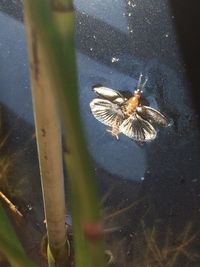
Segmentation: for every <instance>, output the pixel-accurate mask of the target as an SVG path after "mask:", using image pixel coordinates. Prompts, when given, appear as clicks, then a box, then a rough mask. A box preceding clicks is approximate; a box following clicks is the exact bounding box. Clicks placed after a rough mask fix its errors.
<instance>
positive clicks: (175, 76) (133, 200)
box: [0, 0, 200, 267]
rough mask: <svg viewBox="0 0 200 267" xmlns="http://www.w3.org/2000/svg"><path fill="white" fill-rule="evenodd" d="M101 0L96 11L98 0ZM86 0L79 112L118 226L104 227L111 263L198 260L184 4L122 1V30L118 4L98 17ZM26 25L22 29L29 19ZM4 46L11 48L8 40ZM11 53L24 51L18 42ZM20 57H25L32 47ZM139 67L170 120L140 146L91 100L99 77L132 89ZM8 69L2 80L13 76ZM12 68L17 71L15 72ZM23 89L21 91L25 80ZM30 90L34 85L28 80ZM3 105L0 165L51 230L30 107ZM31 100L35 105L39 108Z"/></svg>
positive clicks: (16, 197)
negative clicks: (94, 111)
mask: <svg viewBox="0 0 200 267" xmlns="http://www.w3.org/2000/svg"><path fill="white" fill-rule="evenodd" d="M80 2H81V1H80ZM95 3H96V4H97V8H96V9H98V1H96V2H95ZM113 4H114V2H113ZM115 4H116V2H115ZM82 5H83V6H84V11H83V10H81V8H80V6H79V1H76V8H77V11H76V12H77V36H76V43H77V63H78V68H79V83H80V105H81V115H82V118H83V121H84V125H85V131H86V135H87V140H88V146H89V150H90V152H91V156H92V158H93V161H94V163H95V171H96V175H97V179H98V184H99V188H100V191H101V195H102V199H103V200H102V202H103V207H104V213H105V227H106V228H108V229H109V228H110V229H112V228H114V229H115V230H114V231H110V232H109V233H108V234H107V235H106V239H107V244H108V248H110V249H111V251H112V253H113V255H114V262H113V266H120V267H121V266H126V267H129V266H134V267H135V266H136V267H139V266H141V267H143V266H154V267H157V266H168V267H171V266H177V267H179V266H191V267H195V266H196V267H197V266H198V263H199V260H200V258H199V254H198V251H199V244H198V240H199V238H200V235H199V222H200V201H199V200H200V173H199V172H200V170H199V166H198V161H199V155H200V133H199V128H198V119H199V117H198V114H197V113H196V110H195V107H194V105H193V100H192V89H191V88H193V87H191V84H190V82H189V81H188V78H187V69H186V68H185V65H184V63H183V59H182V54H181V51H180V45H179V38H178V37H177V34H176V30H175V28H174V24H175V21H176V19H178V18H177V12H176V10H175V9H172V10H170V7H169V5H168V1H167V0H164V1H163V0H162V1H161V0H154V1H153V0H148V1H145V2H144V1H140V2H134V1H123V8H124V9H123V10H120V12H121V14H122V17H123V21H122V22H123V23H124V24H123V23H122V24H123V25H125V27H124V29H119V28H118V27H117V26H116V27H115V26H113V25H112V24H109V23H108V19H109V18H108V15H110V17H111V18H112V12H110V14H108V15H107V17H105V18H101V17H99V16H96V14H95V9H94V13H93V14H91V13H87V6H86V4H84V3H82ZM120 8H121V7H120ZM8 9H9V8H8ZM9 10H10V9H9ZM88 10H89V9H88ZM111 11H112V9H111ZM88 12H89V11H88ZM11 13H12V12H11ZM11 13H10V12H9V14H11ZM97 13H98V12H97ZM108 13H109V12H108ZM17 14H18V13H17ZM16 16H17V18H19V17H20V16H18V15H16ZM2 19H3V17H2ZM118 19H120V18H118ZM112 20H113V21H115V20H117V18H114V17H113V18H112ZM11 24H12V23H11ZM18 27H19V28H20V30H23V29H22V26H21V25H18ZM5 35H6V33H5ZM10 38H12V36H11V37H10ZM14 38H16V37H14ZM23 42H24V41H23ZM3 45H4V49H5V50H4V51H6V47H7V46H6V45H8V46H9V44H6V43H3ZM23 45H24V43H23ZM12 51H13V53H16V54H17V51H15V50H14V48H13V50H12ZM8 58H9V55H8V57H7V58H6V60H8ZM22 61H23V63H25V64H27V62H26V55H25V52H24V56H23V57H22ZM5 64H6V61H5ZM17 64H20V63H19V62H18V63H17ZM20 72H21V73H23V74H24V73H25V70H24V69H23V68H22V69H21V70H20ZM141 72H142V73H143V74H145V75H147V76H148V83H147V86H146V88H145V90H144V98H145V99H146V100H147V101H148V102H149V104H150V105H151V106H152V107H155V108H157V109H158V110H160V111H161V112H162V113H163V114H165V115H166V116H168V117H169V118H170V120H171V121H172V124H171V126H170V127H168V128H166V129H162V130H159V132H158V137H157V139H156V140H155V141H153V142H150V143H145V144H143V145H142V146H141V145H140V144H137V143H136V142H133V141H131V140H130V139H128V138H126V137H123V136H120V140H119V141H117V140H116V139H114V138H113V137H112V136H111V135H110V134H109V133H107V132H106V129H105V126H104V125H101V124H100V123H99V122H97V121H96V120H95V119H94V118H93V117H92V115H91V112H90V109H89V102H90V101H91V100H92V99H93V98H94V97H95V95H94V93H93V92H92V90H91V88H92V86H93V85H95V84H99V83H101V84H103V85H104V86H107V87H110V88H113V89H117V90H122V91H127V90H128V91H130V92H132V91H133V90H134V86H135V84H136V82H137V79H138V77H139V74H140V73H141ZM2 73H3V72H0V81H1V79H3V78H4V77H7V76H5V74H4V75H3V74H2ZM1 75H2V76H3V78H2V77H1ZM9 75H10V76H11V77H13V76H12V72H9ZM24 75H25V74H24ZM20 77H24V76H23V75H22V76H20ZM16 79H17V78H16ZM3 82H4V83H2V87H1V88H2V89H1V91H0V93H1V95H2V97H1V98H2V99H3V100H5V99H7V98H9V90H4V91H3V89H8V88H9V86H11V85H12V84H10V83H9V86H8V85H7V84H6V79H3ZM13 84H14V82H13ZM16 90H19V88H18V87H17V83H16ZM22 90H24V92H26V91H27V88H22ZM21 93H23V92H22V91H21ZM13 94H14V93H13ZM24 94H26V95H27V93H24ZM4 95H7V97H5V98H4V97H3V96H4ZM11 97H12V96H11ZM29 98H30V96H29V97H27V101H28V102H30V99H29ZM2 99H1V100H2ZM9 103H10V102H9ZM2 104H3V105H4V112H3V117H4V118H3V120H4V122H5V126H4V129H5V132H4V134H3V136H6V135H8V138H7V140H6V142H5V145H4V146H3V147H2V148H1V149H2V150H1V161H2V160H3V165H2V166H4V167H3V169H4V171H6V172H7V173H6V175H5V176H6V181H4V183H1V190H4V191H5V192H6V193H7V194H8V196H9V197H10V198H11V199H12V200H13V201H14V203H16V205H17V206H18V207H19V209H20V210H21V211H22V213H23V214H28V215H27V218H28V220H30V221H31V222H32V224H33V225H34V226H35V229H38V231H42V232H43V231H44V225H43V218H44V216H43V210H42V199H41V189H40V182H39V170H38V162H37V156H36V155H37V154H36V144H35V138H34V130H33V126H32V125H31V124H30V122H31V119H29V118H28V121H29V123H27V121H24V118H21V117H20V118H19V117H18V115H16V114H22V113H23V112H22V109H23V107H22V106H21V107H19V106H18V108H17V110H15V111H14V112H13V111H12V106H9V108H7V107H6V108H5V106H7V105H6V103H5V102H3V103H2ZM19 108H21V110H18V109H19ZM28 108H29V113H31V112H32V111H31V107H28ZM22 129H23V131H22ZM5 163H6V164H5ZM2 166H1V169H2ZM5 166H7V168H8V169H6V168H5ZM30 170H31V171H30ZM4 179H5V178H4ZM8 181H9V182H8ZM0 182H1V179H0ZM67 199H68V197H67ZM111 214H112V215H111Z"/></svg>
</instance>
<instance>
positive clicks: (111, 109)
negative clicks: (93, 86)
mask: <svg viewBox="0 0 200 267" xmlns="http://www.w3.org/2000/svg"><path fill="white" fill-rule="evenodd" d="M90 108H91V111H92V114H93V115H94V117H95V118H96V119H97V120H98V121H100V122H102V123H103V124H105V125H108V126H111V127H116V126H119V125H120V124H121V123H122V122H123V120H124V114H123V112H122V110H121V108H120V106H119V105H117V104H114V103H112V102H111V101H109V100H106V99H100V98H95V99H93V100H92V101H91V102H90Z"/></svg>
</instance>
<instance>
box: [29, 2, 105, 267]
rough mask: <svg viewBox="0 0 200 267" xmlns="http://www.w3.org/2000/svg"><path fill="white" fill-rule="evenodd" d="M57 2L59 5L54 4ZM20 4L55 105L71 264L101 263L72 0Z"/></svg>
mask: <svg viewBox="0 0 200 267" xmlns="http://www.w3.org/2000/svg"><path fill="white" fill-rule="evenodd" d="M52 3H54V4H55V3H56V4H57V5H59V4H62V6H63V8H62V10H60V9H59V8H55V5H54V4H53V5H52ZM25 9H26V10H28V11H27V12H28V16H29V19H30V21H31V24H32V25H34V29H35V30H37V38H38V39H39V40H40V43H41V50H42V55H43V57H44V59H45V61H46V70H47V72H48V78H49V80H50V83H51V85H52V87H51V88H52V90H53V91H54V95H55V98H56V99H57V101H58V103H59V107H60V114H61V118H62V120H63V127H64V140H65V155H64V156H65V161H66V163H67V170H68V174H69V185H70V193H71V199H70V200H71V203H70V204H71V210H72V219H73V230H74V238H75V257H76V266H77V267H93V266H95V267H103V266H105V264H104V250H103V246H102V236H101V234H103V231H102V230H101V220H100V207H99V206H100V205H99V198H98V194H97V189H96V184H95V179H94V173H93V170H92V167H91V164H90V158H89V154H88V151H87V146H86V143H85V139H84V134H83V129H82V126H81V119H80V110H79V98H78V83H77V76H76V57H75V46H74V24H75V20H74V11H73V8H72V1H69V0H62V1H51V5H50V2H49V1H48V0H34V1H31V0H27V1H25Z"/></svg>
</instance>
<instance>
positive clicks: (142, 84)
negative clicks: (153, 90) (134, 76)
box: [136, 73, 148, 93]
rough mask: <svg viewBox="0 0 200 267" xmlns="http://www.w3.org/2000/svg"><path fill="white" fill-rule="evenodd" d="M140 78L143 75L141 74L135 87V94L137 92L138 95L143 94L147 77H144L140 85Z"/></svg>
mask: <svg viewBox="0 0 200 267" xmlns="http://www.w3.org/2000/svg"><path fill="white" fill-rule="evenodd" d="M142 77H143V74H142V73H141V74H140V77H139V79H138V83H137V87H136V92H138V93H143V91H142V90H143V89H144V87H145V85H146V83H147V81H148V77H147V76H146V77H145V80H144V82H143V83H142Z"/></svg>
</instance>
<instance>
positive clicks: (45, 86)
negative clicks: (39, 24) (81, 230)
mask: <svg viewBox="0 0 200 267" xmlns="http://www.w3.org/2000/svg"><path fill="white" fill-rule="evenodd" d="M24 4H25V7H27V8H26V9H25V25H26V30H27V37H28V38H27V41H28V48H29V60H30V73H31V84H32V98H33V109H34V119H35V128H36V140H37V148H38V156H39V164H40V173H41V184H42V193H43V201H44V211H45V219H46V225H47V235H48V242H49V248H50V252H51V253H52V256H53V257H49V265H50V266H57V265H56V264H57V263H58V262H59V264H60V265H59V266H67V265H66V258H67V257H68V252H67V247H66V226H65V213H66V211H65V195H64V177H63V163H62V162H63V159H62V143H61V126H60V119H59V116H58V110H57V108H56V102H55V98H54V96H53V93H52V88H51V87H52V85H51V82H50V80H49V77H48V76H49V73H48V72H47V68H46V61H45V58H44V56H43V51H42V44H41V40H40V38H39V37H38V32H37V28H36V27H35V24H34V23H32V22H31V17H30V13H29V9H28V2H27V1H25V3H24ZM52 259H54V260H52ZM54 261H55V262H54ZM61 262H64V263H61Z"/></svg>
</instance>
